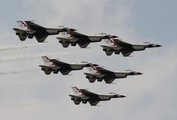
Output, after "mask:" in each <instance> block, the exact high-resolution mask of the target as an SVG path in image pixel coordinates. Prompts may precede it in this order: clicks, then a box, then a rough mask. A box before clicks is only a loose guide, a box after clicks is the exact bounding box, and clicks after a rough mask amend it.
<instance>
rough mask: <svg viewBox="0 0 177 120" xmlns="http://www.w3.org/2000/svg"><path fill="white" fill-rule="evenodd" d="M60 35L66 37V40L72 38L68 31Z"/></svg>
mask: <svg viewBox="0 0 177 120" xmlns="http://www.w3.org/2000/svg"><path fill="white" fill-rule="evenodd" d="M60 33H61V36H62V37H64V38H70V37H72V36H71V35H70V34H69V32H68V31H67V32H60Z"/></svg>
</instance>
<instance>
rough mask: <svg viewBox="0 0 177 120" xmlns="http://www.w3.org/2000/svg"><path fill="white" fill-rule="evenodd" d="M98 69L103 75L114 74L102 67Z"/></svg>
mask: <svg viewBox="0 0 177 120" xmlns="http://www.w3.org/2000/svg"><path fill="white" fill-rule="evenodd" d="M96 69H97V70H98V72H99V73H102V74H107V73H113V72H112V71H110V70H107V69H104V68H102V67H96Z"/></svg>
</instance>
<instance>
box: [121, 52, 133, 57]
mask: <svg viewBox="0 0 177 120" xmlns="http://www.w3.org/2000/svg"><path fill="white" fill-rule="evenodd" d="M132 52H133V51H121V53H122V55H123V56H124V57H128V56H129V55H130V54H131V53H132Z"/></svg>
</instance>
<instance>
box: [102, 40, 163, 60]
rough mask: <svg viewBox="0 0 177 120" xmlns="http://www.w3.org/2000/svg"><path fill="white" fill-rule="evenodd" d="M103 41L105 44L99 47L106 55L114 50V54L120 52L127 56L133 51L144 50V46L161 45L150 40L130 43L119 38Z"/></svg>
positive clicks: (153, 46)
mask: <svg viewBox="0 0 177 120" xmlns="http://www.w3.org/2000/svg"><path fill="white" fill-rule="evenodd" d="M105 42H106V45H101V47H102V48H103V51H105V53H106V55H107V56H110V55H112V53H113V52H115V54H119V53H120V52H121V53H122V55H123V56H124V57H127V56H129V55H130V54H131V53H132V52H133V51H141V50H145V49H146V48H155V47H161V45H159V44H153V43H150V42H144V43H137V44H131V43H127V42H124V41H121V40H119V39H105Z"/></svg>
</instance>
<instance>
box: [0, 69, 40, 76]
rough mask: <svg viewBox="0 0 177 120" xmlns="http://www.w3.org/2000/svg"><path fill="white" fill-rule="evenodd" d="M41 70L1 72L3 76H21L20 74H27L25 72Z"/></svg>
mask: <svg viewBox="0 0 177 120" xmlns="http://www.w3.org/2000/svg"><path fill="white" fill-rule="evenodd" d="M34 71H39V70H23V71H10V72H0V76H1V75H9V74H19V73H25V72H34Z"/></svg>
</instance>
